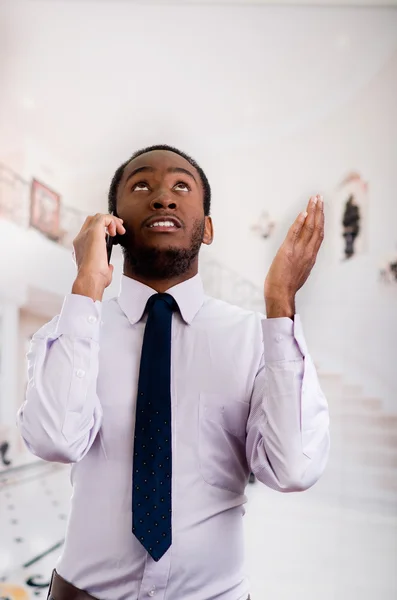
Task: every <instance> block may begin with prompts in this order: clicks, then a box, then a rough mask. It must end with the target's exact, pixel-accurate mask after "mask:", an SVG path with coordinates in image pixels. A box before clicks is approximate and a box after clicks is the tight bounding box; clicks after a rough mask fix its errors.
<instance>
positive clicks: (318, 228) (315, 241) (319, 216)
mask: <svg viewBox="0 0 397 600" xmlns="http://www.w3.org/2000/svg"><path fill="white" fill-rule="evenodd" d="M323 239H324V201H323V199H322V198H321V197H320V199H319V201H318V203H317V206H316V214H315V218H314V234H313V236H312V239H311V240H310V243H309V247H310V249H311V250H312V251H313V253H314V254H315V255H317V252H318V251H319V249H320V246H321V244H322V242H323Z"/></svg>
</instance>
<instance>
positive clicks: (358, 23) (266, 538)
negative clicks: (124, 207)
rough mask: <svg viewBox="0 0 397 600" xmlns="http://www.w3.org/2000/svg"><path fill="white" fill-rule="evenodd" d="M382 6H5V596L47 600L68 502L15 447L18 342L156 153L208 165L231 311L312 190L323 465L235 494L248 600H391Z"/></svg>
mask: <svg viewBox="0 0 397 600" xmlns="http://www.w3.org/2000/svg"><path fill="white" fill-rule="evenodd" d="M330 4H331V3H330ZM396 6H397V3H396V2H394V1H392V0H389V1H387V0H386V1H385V2H382V6H379V3H378V2H376V1H375V0H373V1H372V2H371V1H370V0H367V1H366V2H362V3H359V2H358V1H355V2H349V1H348V0H346V1H339V2H338V3H337V4H336V3H335V5H332V4H331V5H330V6H328V5H326V4H324V3H323V2H322V1H321V0H311V1H310V2H305V6H301V5H299V4H298V3H296V2H291V3H289V5H288V4H285V3H284V2H276V1H275V2H273V3H271V4H269V3H268V2H266V1H261V0H257V1H256V2H244V1H241V2H237V1H236V2H222V1H218V2H215V1H211V0H203V1H202V2H190V1H189V0H180V1H179V2H178V1H174V2H167V1H165V0H164V1H157V2H151V1H147V0H145V1H144V2H143V1H142V2H139V1H133V0H124V1H123V0H67V1H66V0H63V1H62V0H2V2H1V3H0V253H1V259H0V597H1V598H7V599H8V600H16V599H19V600H24V599H29V598H34V597H39V598H45V597H46V594H47V588H48V583H49V578H50V574H51V570H52V568H53V567H54V565H55V562H56V560H57V557H58V555H59V553H60V551H61V548H62V543H63V538H64V534H65V527H66V522H67V516H68V510H69V498H70V495H71V487H70V483H69V468H68V467H65V466H59V465H54V464H49V463H45V462H42V461H38V460H37V459H36V458H35V457H33V456H30V455H29V454H28V453H27V452H26V450H25V449H24V447H23V444H22V442H21V440H20V438H19V436H18V433H17V431H16V427H15V415H16V412H17V410H18V408H19V406H20V405H21V403H22V402H23V398H24V392H25V385H26V374H25V373H26V362H25V354H26V351H27V348H28V345H29V340H30V337H31V336H32V334H33V333H34V332H35V331H36V330H37V329H38V328H39V327H40V326H41V325H42V324H44V323H45V322H46V321H48V320H50V319H51V318H52V317H53V316H54V315H55V314H57V313H58V312H59V310H60V307H61V305H62V300H63V297H64V296H65V294H67V293H69V292H70V289H71V284H72V282H73V279H74V276H75V267H74V264H73V261H72V256H71V252H72V240H73V238H74V237H75V235H76V234H77V232H78V230H79V228H80V226H81V224H82V222H83V221H84V219H85V217H86V215H87V214H92V213H96V212H105V211H107V191H108V187H109V183H110V180H111V177H112V175H113V173H114V171H115V170H116V168H117V167H118V166H119V165H120V164H121V163H122V162H124V161H125V160H126V159H127V158H128V157H129V156H130V155H131V154H132V153H133V152H134V151H135V150H137V149H139V148H141V147H143V146H146V145H150V144H156V143H167V144H170V145H175V146H177V147H180V148H181V149H182V150H184V151H186V152H188V153H189V154H191V155H192V156H193V157H194V158H196V160H197V161H198V162H199V163H200V165H201V166H202V167H203V168H204V170H205V171H206V173H207V175H208V177H209V180H210V183H211V185H212V188H213V208H212V216H213V219H214V223H215V233H216V235H215V242H214V244H213V246H212V247H211V248H209V249H204V250H203V253H202V260H201V266H200V268H201V273H202V276H203V279H204V283H205V287H206V290H207V292H208V293H209V294H211V295H214V296H217V297H220V298H223V299H225V300H228V301H230V302H232V303H234V304H238V305H241V306H244V307H246V308H249V309H253V310H260V311H264V306H263V296H262V287H263V281H264V277H265V275H266V272H267V269H268V268H269V265H270V263H271V260H272V258H273V257H274V255H275V252H276V251H277V248H278V246H279V245H280V243H281V242H282V240H283V238H284V236H285V234H286V232H287V229H288V227H289V225H290V224H291V222H292V221H293V220H294V219H295V217H296V215H297V213H298V212H299V211H300V210H302V209H303V208H305V206H306V203H307V200H308V198H309V196H310V195H311V194H314V193H321V194H323V195H324V198H325V208H326V239H325V242H324V245H323V248H322V250H321V254H320V256H319V259H318V263H317V265H316V267H315V270H314V272H313V274H312V276H311V278H310V280H309V281H308V283H307V284H306V286H305V287H304V289H303V290H302V291H301V292H300V296H299V297H298V302H297V310H298V312H299V313H300V314H301V315H302V319H303V323H304V330H305V334H306V338H307V341H308V344H309V348H310V351H311V353H312V355H313V357H314V360H315V363H316V365H317V368H318V372H319V375H320V378H321V384H322V387H323V389H324V391H325V393H326V395H327V398H328V401H329V405H330V412H331V419H332V421H331V426H332V429H331V433H332V451H331V457H330V461H329V466H328V468H327V471H326V473H325V475H324V476H323V478H322V480H321V481H320V482H319V483H318V484H317V485H316V486H314V487H313V488H312V489H311V490H309V491H308V492H305V493H304V494H290V495H282V494H277V493H275V492H272V491H271V490H268V489H266V488H264V487H263V486H261V484H259V483H255V484H253V485H249V486H248V489H247V496H248V503H247V505H246V508H247V513H246V515H245V517H244V521H245V527H246V548H247V572H248V574H249V576H250V579H251V596H252V598H253V600H287V599H288V600H301V599H302V600H303V599H304V600H331V599H332V600H336V599H338V600H358V599H360V600H375V599H376V600H395V599H396V598H397V368H396V360H397V199H396V189H397V7H396ZM117 250H118V249H117V248H116V249H115V252H114V258H113V262H114V264H115V276H114V281H113V283H112V286H111V287H110V288H109V289H108V291H107V296H108V297H110V296H112V295H115V294H117V293H118V287H119V278H120V274H121V255H120V254H118V253H117Z"/></svg>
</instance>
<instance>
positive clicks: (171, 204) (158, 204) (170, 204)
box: [150, 190, 177, 210]
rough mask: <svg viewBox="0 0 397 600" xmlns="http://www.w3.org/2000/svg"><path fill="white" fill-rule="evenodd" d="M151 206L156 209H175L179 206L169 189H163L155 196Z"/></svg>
mask: <svg viewBox="0 0 397 600" xmlns="http://www.w3.org/2000/svg"><path fill="white" fill-rule="evenodd" d="M150 207H151V208H152V209H154V210H159V209H167V208H171V209H175V208H177V204H176V201H175V198H173V197H172V194H170V192H169V191H168V190H162V191H161V192H160V193H159V194H157V195H156V197H155V198H153V200H152V201H151V203H150Z"/></svg>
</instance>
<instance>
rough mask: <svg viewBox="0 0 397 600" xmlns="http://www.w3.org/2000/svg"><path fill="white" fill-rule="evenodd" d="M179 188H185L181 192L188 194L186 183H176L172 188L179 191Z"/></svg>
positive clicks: (188, 189)
mask: <svg viewBox="0 0 397 600" xmlns="http://www.w3.org/2000/svg"><path fill="white" fill-rule="evenodd" d="M181 186H182V188H185V189H184V190H182V191H184V192H189V191H190V187H189V186H188V184H187V183H184V182H183V181H178V183H177V184H175V186H174V187H175V188H179V189H180V190H181Z"/></svg>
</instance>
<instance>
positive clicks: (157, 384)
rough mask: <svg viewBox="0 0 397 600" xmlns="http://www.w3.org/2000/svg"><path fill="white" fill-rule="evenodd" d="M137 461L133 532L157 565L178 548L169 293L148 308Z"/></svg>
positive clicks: (155, 298)
mask: <svg viewBox="0 0 397 600" xmlns="http://www.w3.org/2000/svg"><path fill="white" fill-rule="evenodd" d="M146 308H147V311H148V317H147V322H146V327H145V334H144V337H143V345H142V355H141V366H140V372H139V383H138V398H137V404H136V421H135V437H134V460H133V478H132V482H133V490H132V531H133V533H134V535H135V536H136V537H137V538H138V540H139V541H140V542H141V544H142V545H143V546H144V548H145V549H146V550H147V552H149V554H150V555H151V556H152V558H153V559H154V560H155V561H158V560H160V558H161V557H162V556H163V555H164V554H165V553H166V552H167V550H168V548H169V547H170V546H171V543H172V520H171V517H172V498H171V492H172V445H171V324H172V313H173V312H174V310H176V309H177V304H176V302H175V300H174V298H173V297H172V296H170V295H169V294H155V295H154V296H152V297H151V298H149V301H148V303H147V307H146Z"/></svg>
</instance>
